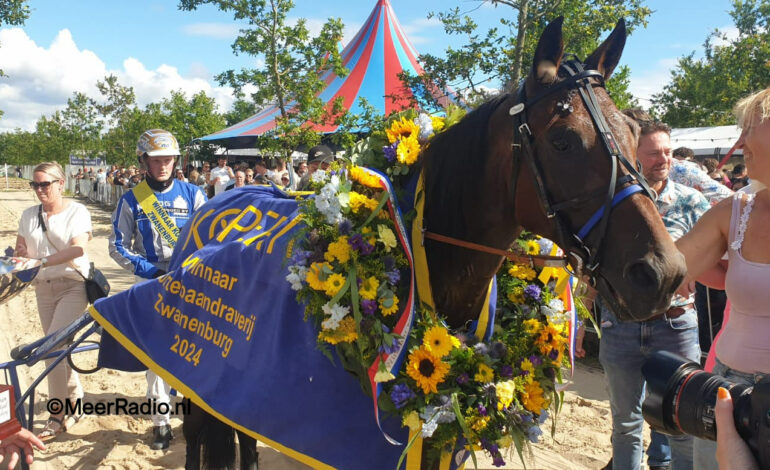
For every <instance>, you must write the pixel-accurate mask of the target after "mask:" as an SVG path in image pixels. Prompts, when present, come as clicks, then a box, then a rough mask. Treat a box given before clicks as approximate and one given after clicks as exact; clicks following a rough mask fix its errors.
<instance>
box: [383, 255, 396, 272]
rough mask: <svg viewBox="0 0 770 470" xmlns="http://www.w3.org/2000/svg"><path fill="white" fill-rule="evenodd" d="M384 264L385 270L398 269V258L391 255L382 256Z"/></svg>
mask: <svg viewBox="0 0 770 470" xmlns="http://www.w3.org/2000/svg"><path fill="white" fill-rule="evenodd" d="M382 264H383V265H384V266H385V271H393V270H394V269H396V259H395V258H394V257H392V256H390V255H387V256H385V257H384V258H382Z"/></svg>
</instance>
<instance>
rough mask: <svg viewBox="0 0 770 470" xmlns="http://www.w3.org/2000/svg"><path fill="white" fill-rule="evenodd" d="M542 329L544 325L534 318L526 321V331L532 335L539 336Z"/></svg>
mask: <svg viewBox="0 0 770 470" xmlns="http://www.w3.org/2000/svg"><path fill="white" fill-rule="evenodd" d="M542 327H543V324H542V323H540V322H539V321H538V320H536V319H534V318H530V319H527V320H524V330H525V331H526V332H527V333H529V334H531V335H533V334H537V332H539V331H540V329H541V328H542Z"/></svg>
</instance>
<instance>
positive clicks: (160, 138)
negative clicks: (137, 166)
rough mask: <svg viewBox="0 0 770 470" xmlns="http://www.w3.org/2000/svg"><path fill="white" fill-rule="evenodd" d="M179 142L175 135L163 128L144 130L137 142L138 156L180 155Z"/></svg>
mask: <svg viewBox="0 0 770 470" xmlns="http://www.w3.org/2000/svg"><path fill="white" fill-rule="evenodd" d="M179 155H180V152H179V144H178V143H177V141H176V138H175V137H174V135H173V134H172V133H171V132H169V131H164V130H163V129H150V130H148V131H144V133H142V135H141V136H140V137H139V142H137V144H136V156H137V157H139V160H140V161H141V160H142V157H144V156H148V157H167V156H171V157H178V156H179Z"/></svg>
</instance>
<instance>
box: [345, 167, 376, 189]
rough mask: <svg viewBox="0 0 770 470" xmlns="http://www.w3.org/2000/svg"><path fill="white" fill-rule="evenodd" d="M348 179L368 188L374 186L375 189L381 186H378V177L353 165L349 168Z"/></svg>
mask: <svg viewBox="0 0 770 470" xmlns="http://www.w3.org/2000/svg"><path fill="white" fill-rule="evenodd" d="M350 179H352V180H353V181H355V182H357V183H361V184H362V185H364V186H366V187H369V188H375V189H381V188H382V187H381V186H380V180H379V178H377V177H376V176H374V175H372V174H370V173H368V172H367V171H365V170H363V169H362V168H361V167H359V166H353V167H351V168H350Z"/></svg>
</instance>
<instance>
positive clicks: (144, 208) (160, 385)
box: [109, 129, 206, 450]
mask: <svg viewBox="0 0 770 470" xmlns="http://www.w3.org/2000/svg"><path fill="white" fill-rule="evenodd" d="M179 155H180V152H179V144H178V143H177V141H176V138H174V136H173V135H172V134H171V133H170V132H168V131H164V130H162V129H151V130H148V131H145V132H144V133H142V135H141V136H140V137H139V142H138V143H137V144H136V156H137V158H138V159H139V165H140V166H141V167H142V168H144V169H145V178H144V181H142V182H141V183H139V184H137V185H136V187H134V188H132V189H131V190H130V191H127V192H126V193H125V194H123V196H122V197H121V198H120V200H119V201H118V204H117V206H116V208H115V212H113V214H112V235H111V236H110V240H109V242H110V256H112V259H114V260H115V261H116V262H117V263H118V264H119V265H121V266H122V267H123V268H125V269H127V270H129V271H131V272H132V273H133V274H134V275H135V276H136V279H137V281H138V282H141V281H144V280H146V279H153V278H156V277H159V276H162V275H163V274H165V273H166V271H167V270H168V264H169V261H170V259H171V253H172V252H173V250H174V245H175V244H176V240H177V238H178V236H179V230H180V229H181V228H182V226H184V225H185V224H186V223H187V222H188V221H189V220H190V219H191V216H192V213H193V211H195V209H197V208H198V207H200V206H202V205H203V204H204V203H205V202H206V196H205V195H204V194H203V192H202V191H201V190H200V188H199V187H198V186H195V185H193V184H190V183H186V182H184V181H180V180H177V179H175V178H174V177H173V175H174V166H175V163H176V160H177V159H178V158H179ZM147 214H150V215H153V217H148V215H147ZM158 220H164V221H165V222H168V224H166V223H158V222H157V221H158ZM169 391H170V386H169V385H168V384H167V383H165V381H163V379H161V378H160V377H158V376H157V374H155V373H154V372H152V371H150V370H148V371H147V398H154V399H155V400H156V401H157V403H167V404H168V403H169V400H170V398H169ZM152 423H153V426H154V427H153V442H152V445H151V447H152V448H153V449H156V450H160V449H166V448H167V447H168V446H169V441H170V440H171V439H172V438H173V434H172V433H171V425H170V421H169V415H168V414H154V415H152Z"/></svg>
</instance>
